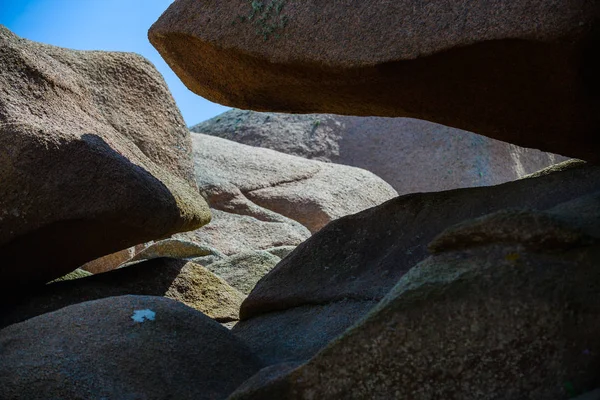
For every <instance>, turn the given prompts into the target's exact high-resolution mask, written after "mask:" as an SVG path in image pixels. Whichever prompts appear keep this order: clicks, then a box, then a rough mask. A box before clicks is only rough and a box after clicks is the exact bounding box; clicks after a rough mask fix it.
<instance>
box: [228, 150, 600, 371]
mask: <svg viewBox="0 0 600 400" xmlns="http://www.w3.org/2000/svg"><path fill="white" fill-rule="evenodd" d="M550 169H551V170H552V171H553V172H550V173H540V174H537V175H536V176H535V177H531V178H525V179H521V180H517V181H513V182H508V183H505V184H502V185H496V186H491V187H481V188H468V189H457V190H451V191H446V192H438V193H417V194H411V195H406V196H400V197H397V198H395V199H393V200H391V201H388V202H386V203H384V204H382V205H380V206H378V207H374V208H371V209H368V210H365V211H363V212H361V213H358V214H355V215H350V216H346V217H344V218H340V219H338V220H336V221H334V222H332V223H330V224H329V225H327V226H326V227H325V228H324V229H322V230H321V231H319V232H318V233H316V234H315V235H313V236H312V237H311V238H310V239H308V240H307V241H305V242H304V243H302V244H301V245H300V246H298V247H297V248H296V249H295V250H294V252H292V253H291V254H290V255H288V256H287V257H286V258H285V259H283V260H282V261H281V262H280V263H279V264H278V265H277V266H276V267H275V268H274V269H273V270H272V271H271V272H270V273H269V274H268V275H266V276H265V277H264V278H263V279H261V280H260V281H259V282H258V284H257V285H256V287H255V288H254V290H253V291H252V292H251V293H250V295H249V296H248V297H247V299H246V300H245V301H244V303H243V304H242V309H241V312H240V316H241V321H240V322H239V323H238V324H237V325H236V326H235V327H234V329H233V332H234V333H236V334H239V337H240V338H241V339H244V340H247V342H248V343H249V345H251V346H252V347H253V348H255V349H259V350H260V351H259V354H264V359H265V361H266V362H269V363H277V362H289V361H299V360H303V359H304V360H306V359H307V356H312V355H314V354H315V352H316V351H318V350H319V349H320V348H322V347H324V346H325V345H327V343H329V342H330V341H331V340H333V339H334V338H335V337H336V336H337V335H339V334H341V333H342V332H343V330H344V329H346V328H348V327H350V326H351V325H352V324H353V323H354V322H355V321H357V320H358V319H360V318H361V317H362V316H363V315H364V314H365V313H366V312H368V311H369V309H370V307H372V306H373V305H375V304H376V303H377V302H378V301H380V300H381V299H383V298H384V297H385V296H386V294H387V293H388V292H389V291H390V290H391V288H392V287H393V286H394V285H395V284H396V282H398V281H399V279H401V278H402V276H403V275H404V274H406V273H407V272H408V271H409V270H411V268H413V267H414V266H415V265H416V264H418V263H419V262H421V261H423V260H424V259H425V258H426V257H427V256H428V255H429V251H428V248H427V246H428V244H429V243H430V242H431V241H432V240H433V239H434V238H435V237H436V236H437V235H438V234H440V233H441V232H442V231H444V230H445V229H446V228H448V227H449V226H452V225H454V224H458V223H460V222H462V221H465V220H469V219H472V218H477V217H480V216H483V215H486V214H489V213H492V212H495V211H500V210H503V209H507V208H526V209H531V210H545V209H548V208H551V207H554V206H556V205H557V204H559V203H563V202H566V201H570V200H573V199H575V198H578V197H580V196H584V195H587V194H590V193H594V192H596V191H600V168H598V167H593V166H589V165H586V164H585V163H582V162H577V161H568V162H565V163H563V164H558V166H553V167H550ZM533 193H535V195H532V194H533ZM574 215H577V213H576V212H575V213H574ZM587 215H588V216H587V217H585V218H588V219H589V220H590V223H592V224H594V223H596V224H597V220H598V219H594V217H591V216H590V215H591V214H590V212H589V211H588V212H587ZM572 218H573V219H574V218H575V216H573V217H572ZM524 221H528V220H524ZM528 224H529V222H527V223H525V222H524V223H523V229H524V235H525V236H524V237H523V238H524V239H525V238H527V235H529V234H530V233H531V230H530V229H529V225H528ZM498 229H499V230H502V227H501V226H499V228H498ZM466 236H469V235H466ZM473 236H474V237H479V236H478V235H477V234H474V235H473ZM524 239H523V240H524ZM434 247H435V245H434ZM299 321H302V322H301V323H296V322H299ZM310 321H313V322H310ZM329 326H331V327H332V328H331V329H330V328H328V327H329ZM317 327H318V328H317ZM315 331H316V332H322V334H321V335H316V334H314V333H313V332H315ZM274 332H277V334H274ZM311 336H312V337H313V338H314V339H311V340H306V339H305V340H296V339H295V338H308V337H311ZM290 343H293V345H290Z"/></svg>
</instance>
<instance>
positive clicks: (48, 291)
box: [0, 258, 245, 328]
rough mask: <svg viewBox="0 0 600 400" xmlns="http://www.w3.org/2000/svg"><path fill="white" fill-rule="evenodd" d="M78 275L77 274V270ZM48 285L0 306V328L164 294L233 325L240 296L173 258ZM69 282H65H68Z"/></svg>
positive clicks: (215, 278) (199, 269)
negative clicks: (88, 305) (82, 306)
mask: <svg viewBox="0 0 600 400" xmlns="http://www.w3.org/2000/svg"><path fill="white" fill-rule="evenodd" d="M77 271H80V270H77ZM70 275H71V276H67V279H66V282H56V283H51V284H48V285H46V286H45V287H43V288H42V289H40V290H38V291H36V292H35V293H32V294H27V295H26V296H20V294H19V293H15V294H13V295H12V296H11V301H10V302H6V303H5V304H4V305H3V306H1V307H0V328H1V327H4V326H7V325H10V324H14V323H16V322H21V321H24V320H26V319H29V318H32V317H35V316H38V315H41V314H44V313H48V312H51V311H54V310H58V309H59V308H62V307H66V306H69V305H72V304H77V303H83V302H84V301H89V300H96V299H103V298H106V297H112V296H123V295H130V294H131V295H147V296H164V297H167V298H170V299H173V300H177V301H179V302H181V303H183V304H185V305H187V306H189V307H192V308H195V309H196V310H198V311H201V312H203V313H204V314H206V315H207V316H209V317H211V318H214V319H215V320H217V321H219V322H227V321H237V320H238V318H239V317H238V316H239V309H240V305H241V304H242V301H243V300H244V297H245V296H244V295H243V294H242V293H240V292H239V291H238V290H236V289H234V288H233V287H231V286H230V285H228V284H227V282H225V281H224V280H223V279H222V278H220V277H218V276H216V275H215V274H213V273H212V272H210V271H209V270H208V269H206V268H204V267H203V266H202V265H199V264H196V263H193V262H188V261H185V260H178V259H173V258H157V259H153V260H150V261H144V262H138V263H136V264H132V265H128V266H126V267H124V268H119V269H116V270H113V271H109V272H105V273H102V274H98V275H93V276H88V277H82V276H81V275H79V279H74V278H76V277H77V276H73V275H74V274H73V273H71V274H70ZM69 278H70V279H69Z"/></svg>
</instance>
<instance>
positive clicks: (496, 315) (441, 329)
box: [230, 195, 600, 400]
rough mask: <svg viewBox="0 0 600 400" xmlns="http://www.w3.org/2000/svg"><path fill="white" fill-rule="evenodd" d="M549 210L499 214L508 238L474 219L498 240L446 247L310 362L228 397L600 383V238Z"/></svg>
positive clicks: (491, 394) (411, 393) (469, 395)
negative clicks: (527, 222)
mask: <svg viewBox="0 0 600 400" xmlns="http://www.w3.org/2000/svg"><path fill="white" fill-rule="evenodd" d="M575 201H576V202H578V200H575ZM584 202H585V203H586V204H588V205H589V206H590V207H591V208H594V207H598V206H599V205H600V202H599V201H598V195H596V196H595V197H594V198H593V199H592V200H591V201H590V200H589V199H584ZM570 204H573V203H570ZM579 204H581V203H579ZM591 205H594V206H593V207H592V206H591ZM561 206H563V207H564V205H561ZM563 209H570V207H569V205H567V206H566V207H564V208H563ZM581 210H582V208H578V211H581ZM599 212H600V211H599V210H598V209H595V210H594V213H593V215H594V216H595V215H597V214H598V213H599ZM527 213H531V216H530V219H535V220H536V221H537V223H536V224H532V225H524V224H523V223H522V220H523V218H524V216H526V215H527ZM551 213H552V214H553V215H551ZM551 213H547V215H546V217H547V218H542V217H541V215H542V214H544V213H543V212H539V211H525V210H522V211H521V212H510V213H505V212H503V211H501V212H500V213H496V216H497V215H501V216H502V220H503V226H504V227H505V228H506V229H505V230H504V232H503V234H502V235H501V236H500V237H498V235H497V232H498V227H497V225H496V224H497V219H496V218H494V217H493V216H489V217H487V218H484V219H476V220H473V221H472V223H473V224H474V228H473V229H475V230H478V231H480V232H487V234H486V235H485V236H486V237H487V238H490V239H491V240H490V241H482V242H477V243H475V242H471V243H470V244H469V245H468V246H467V247H462V246H461V247H460V248H449V247H447V248H445V249H440V253H438V254H436V255H434V256H432V257H429V258H427V259H425V260H424V261H422V262H421V263H419V264H417V265H416V266H415V267H414V268H412V269H411V270H410V271H408V272H407V273H406V274H405V275H404V276H403V277H402V278H401V279H400V281H399V282H398V283H397V284H396V285H395V286H394V287H393V288H392V290H391V291H390V292H389V293H388V294H387V295H386V297H385V298H384V299H383V300H382V301H381V302H380V303H379V304H378V305H377V306H376V307H375V308H373V309H372V310H371V311H370V312H369V313H368V314H367V316H366V317H364V318H363V319H362V320H360V321H359V322H357V323H356V325H354V326H353V327H352V328H350V329H349V330H348V331H346V332H345V333H344V334H343V335H341V336H340V337H338V338H337V339H335V340H334V341H332V342H331V343H330V344H329V345H328V346H327V348H325V349H323V350H322V351H321V352H319V353H318V354H317V355H316V356H315V357H314V358H312V359H311V360H309V361H308V362H307V363H306V364H304V365H302V366H300V367H297V368H296V369H294V370H292V371H290V372H288V373H287V375H279V376H278V377H275V378H274V379H271V380H270V381H268V382H266V384H265V385H264V386H262V387H260V386H258V385H253V386H249V385H248V386H246V387H247V389H246V390H243V391H238V392H236V394H234V395H232V396H231V397H230V399H267V398H285V399H315V398H344V399H346V398H347V399H388V398H392V397H393V398H410V399H415V400H420V399H431V398H444V399H449V400H453V399H485V400H487V399H495V400H505V399H506V400H509V399H516V398H528V399H533V400H563V399H565V398H567V397H573V395H574V394H579V393H585V392H586V391H589V390H591V389H593V388H594V387H597V386H598V383H599V381H598V368H600V356H599V354H598V352H597V351H596V350H597V348H598V347H599V346H600V339H599V338H600V322H599V321H600V319H599V317H600V303H599V302H598V296H597V293H598V290H600V275H599V274H598V269H597V264H598V260H599V259H600V240H599V239H600V235H599V236H590V235H587V233H585V231H586V227H585V226H579V225H578V223H577V221H572V220H569V217H568V216H564V217H565V219H564V220H563V221H560V222H559V221H558V220H557V219H555V215H556V214H561V212H560V210H559V211H557V210H556V209H553V210H552V211H551ZM567 221H569V222H567ZM467 224H468V222H464V223H463V228H462V229H463V230H464V229H467V228H466V225H467ZM595 225H596V226H597V221H596V223H595ZM530 228H531V235H529V236H527V235H526V232H528V231H529V229H530ZM569 229H570V230H571V231H572V234H573V235H575V236H587V239H588V240H586V241H579V242H577V243H574V242H572V241H571V240H570V237H571V236H570V235H565V232H566V231H568V230H569ZM540 231H544V232H545V235H539V232H540ZM461 232H462V230H460V229H451V230H449V231H446V232H444V234H443V235H448V236H451V235H454V234H459V235H460V233H461ZM507 237H512V240H507ZM524 237H527V242H528V245H522V244H521V241H522V240H523V238H524ZM496 238H499V239H500V242H496V241H495V239H496ZM549 238H553V239H554V240H549ZM565 239H566V240H565ZM532 243H537V245H535V246H531V244H532ZM554 243H566V244H568V246H566V247H565V246H558V247H556V246H554Z"/></svg>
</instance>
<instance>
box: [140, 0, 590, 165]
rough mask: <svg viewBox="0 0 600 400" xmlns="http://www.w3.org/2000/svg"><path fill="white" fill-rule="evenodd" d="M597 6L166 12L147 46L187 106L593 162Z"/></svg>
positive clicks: (231, 1)
mask: <svg viewBox="0 0 600 400" xmlns="http://www.w3.org/2000/svg"><path fill="white" fill-rule="evenodd" d="M599 18H600V3H598V2H597V1H595V0H544V1H542V0H521V1H510V0H485V1H477V2H473V1H467V0H460V1H455V0H443V1H435V2H427V3H423V2H421V1H416V0H398V1H388V0H374V1H362V0H360V1H359V0H344V1H335V2H333V1H318V2H317V1H293V2H292V1H284V0H264V1H249V0H228V1H218V2H217V1H196V0H176V1H175V2H174V3H173V4H172V5H171V6H170V7H169V8H168V10H167V11H166V12H165V13H163V15H162V16H161V17H160V18H159V20H158V21H157V22H155V23H154V25H153V26H152V27H151V28H150V31H149V38H150V41H151V42H152V44H153V45H154V46H155V47H156V48H157V49H158V51H159V52H160V53H161V55H162V56H163V57H164V59H165V60H166V61H167V63H168V64H169V65H170V66H171V68H172V69H173V70H174V71H175V73H176V74H177V75H178V76H179V77H180V79H181V80H182V81H183V82H184V83H185V84H186V86H187V87H188V88H189V89H190V90H192V91H194V92H195V93H197V94H199V95H201V96H203V97H205V98H207V99H209V100H212V101H215V102H218V103H221V104H225V105H228V106H233V107H238V108H245V109H248V108H250V109H253V110H257V111H276V112H295V113H312V112H319V113H334V114H347V115H373V116H390V117H413V118H419V119H426V120H430V121H434V122H438V123H441V124H444V125H448V126H453V127H456V128H461V129H465V130H468V131H472V132H476V133H479V134H482V135H485V136H489V137H492V138H495V139H499V140H503V141H506V142H511V143H514V144H517V145H520V146H524V147H533V148H538V149H541V150H544V151H549V152H553V153H558V154H562V155H566V156H570V157H576V158H580V159H585V160H588V161H593V162H597V161H598V160H600V156H599V154H600V152H598V147H597V146H596V145H595V141H596V140H595V139H596V136H597V135H598V131H599V129H598V128H599V126H600V113H599V112H598V110H599V109H600V103H599V98H600V97H599V95H600V89H599V86H600V85H599V84H598V77H597V74H596V72H595V71H597V70H598V69H600V66H599V64H598V61H597V60H598V59H597V57H595V51H596V50H595V48H597V47H598V42H599V40H600V39H599V34H598V32H599V29H597V28H598V21H599Z"/></svg>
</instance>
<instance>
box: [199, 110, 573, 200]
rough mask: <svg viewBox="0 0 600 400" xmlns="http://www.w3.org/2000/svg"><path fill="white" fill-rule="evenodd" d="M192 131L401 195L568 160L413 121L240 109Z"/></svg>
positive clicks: (493, 181) (491, 180)
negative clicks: (374, 180)
mask: <svg viewBox="0 0 600 400" xmlns="http://www.w3.org/2000/svg"><path fill="white" fill-rule="evenodd" d="M191 131H192V132H199V133H204V134H208V135H211V136H218V137H222V138H225V139H229V140H233V141H235V142H238V143H244V144H248V145H251V146H256V147H264V148H269V149H272V150H276V151H280V152H282V153H286V154H293V155H297V156H300V157H304V158H309V159H314V160H319V161H330V162H334V163H338V164H345V165H351V166H353V167H359V168H363V169H366V170H368V171H371V172H373V173H374V174H375V175H377V176H378V177H380V178H382V179H383V180H385V181H386V182H387V183H389V184H390V185H391V186H392V187H393V188H394V189H396V191H397V192H398V193H399V194H408V193H414V192H435V191H440V190H448V189H456V188H462V187H472V186H489V185H497V184H500V183H504V182H508V181H512V180H515V179H518V178H521V177H522V176H524V175H526V174H530V173H532V172H535V171H538V170H540V169H542V168H545V167H547V166H549V165H551V164H555V163H558V162H562V161H565V160H566V159H565V158H564V157H562V156H557V155H555V154H550V153H544V152H541V151H539V150H534V149H526V148H522V147H518V146H515V145H512V144H508V143H504V142H500V141H498V140H494V139H489V138H487V137H485V136H480V135H476V134H474V133H471V132H466V131H461V130H459V129H454V128H450V127H447V126H443V125H439V124H435V123H431V122H428V121H422V120H416V119H411V118H379V117H348V116H342V115H333V114H282V113H261V112H256V111H245V110H236V109H234V110H230V111H227V112H225V113H223V114H220V115H218V116H216V117H214V118H211V119H209V120H207V121H204V122H202V123H200V124H198V125H196V126H194V127H192V128H191Z"/></svg>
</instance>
